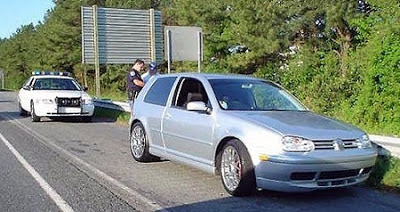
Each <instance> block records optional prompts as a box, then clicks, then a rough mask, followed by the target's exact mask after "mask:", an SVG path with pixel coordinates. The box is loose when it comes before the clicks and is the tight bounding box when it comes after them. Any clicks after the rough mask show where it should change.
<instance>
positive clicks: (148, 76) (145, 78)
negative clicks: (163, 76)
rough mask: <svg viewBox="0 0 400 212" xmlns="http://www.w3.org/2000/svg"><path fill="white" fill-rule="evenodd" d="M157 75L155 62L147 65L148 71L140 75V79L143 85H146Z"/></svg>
mask: <svg viewBox="0 0 400 212" xmlns="http://www.w3.org/2000/svg"><path fill="white" fill-rule="evenodd" d="M158 75H159V74H158V73H157V64H156V62H151V63H150V64H149V70H148V71H147V72H146V73H144V74H143V75H142V79H143V81H144V83H147V82H148V81H149V80H150V79H151V78H152V77H154V76H158Z"/></svg>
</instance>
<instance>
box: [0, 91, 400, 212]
mask: <svg viewBox="0 0 400 212" xmlns="http://www.w3.org/2000/svg"><path fill="white" fill-rule="evenodd" d="M15 96H16V93H12V92H0V160H1V163H0V180H1V183H0V211H71V210H72V211H324V212H327V211H335V212H337V211H340V210H345V211H381V212H382V211H400V201H399V200H400V196H399V195H396V194H391V193H382V192H378V191H375V190H371V189H368V188H365V187H362V186H356V187H351V188H347V189H335V190H328V191H317V192H311V193H297V194H290V193H279V192H271V191H258V192H256V193H255V194H254V195H253V196H250V197H245V198H238V197H231V196H229V195H228V194H227V193H226V192H225V191H224V189H223V188H222V185H221V183H220V179H219V177H218V176H213V175H210V174H206V173H203V172H201V171H199V170H196V169H192V168H189V167H186V166H183V165H179V164H175V163H173V162H170V161H161V162H154V163H137V162H135V161H134V160H133V158H132V156H131V154H130V151H129V143H128V129H127V127H126V126H120V125H117V124H115V123H113V122H111V121H108V120H104V119H99V118H95V119H94V120H93V122H92V123H81V122H79V121H78V120H50V119H45V120H44V121H42V122H39V123H32V122H31V121H30V119H29V117H21V116H19V113H18V108H17V103H16V101H15ZM12 150H14V151H12ZM18 154H19V156H20V157H18V156H16V155H18ZM21 158H22V159H23V160H22V159H21ZM24 161H25V163H24ZM29 167H30V168H29ZM32 170H33V171H32ZM35 173H36V174H35Z"/></svg>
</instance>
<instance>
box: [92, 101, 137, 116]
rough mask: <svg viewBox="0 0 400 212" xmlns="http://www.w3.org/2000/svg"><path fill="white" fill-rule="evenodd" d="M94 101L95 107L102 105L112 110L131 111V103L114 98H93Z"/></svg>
mask: <svg viewBox="0 0 400 212" xmlns="http://www.w3.org/2000/svg"><path fill="white" fill-rule="evenodd" d="M93 103H94V106H95V107H102V108H107V109H111V110H119V111H125V112H128V113H130V111H131V108H130V107H129V103H127V102H118V101H112V100H105V99H93Z"/></svg>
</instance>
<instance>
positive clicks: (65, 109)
mask: <svg viewBox="0 0 400 212" xmlns="http://www.w3.org/2000/svg"><path fill="white" fill-rule="evenodd" d="M58 112H59V113H80V112H81V108H80V107H78V108H76V107H60V108H58Z"/></svg>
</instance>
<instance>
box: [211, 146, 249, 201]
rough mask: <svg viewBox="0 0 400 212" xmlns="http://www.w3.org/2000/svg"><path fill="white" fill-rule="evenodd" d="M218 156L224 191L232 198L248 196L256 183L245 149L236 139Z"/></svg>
mask: <svg viewBox="0 0 400 212" xmlns="http://www.w3.org/2000/svg"><path fill="white" fill-rule="evenodd" d="M220 154H221V155H220V157H219V158H220V159H219V160H220V173H221V180H222V184H223V185H224V188H225V190H226V191H227V192H228V193H229V194H231V195H233V196H246V195H250V194H251V193H252V192H253V191H254V190H255V188H256V181H255V174H254V167H253V163H252V161H251V158H250V155H249V153H248V152H247V149H246V147H245V146H244V145H243V144H242V142H240V141H239V140H237V139H234V140H230V141H228V142H227V143H226V144H225V146H224V147H223V149H222V151H221V152H220Z"/></svg>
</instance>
